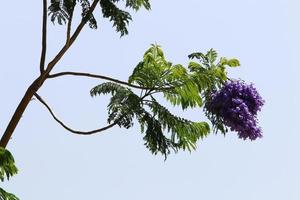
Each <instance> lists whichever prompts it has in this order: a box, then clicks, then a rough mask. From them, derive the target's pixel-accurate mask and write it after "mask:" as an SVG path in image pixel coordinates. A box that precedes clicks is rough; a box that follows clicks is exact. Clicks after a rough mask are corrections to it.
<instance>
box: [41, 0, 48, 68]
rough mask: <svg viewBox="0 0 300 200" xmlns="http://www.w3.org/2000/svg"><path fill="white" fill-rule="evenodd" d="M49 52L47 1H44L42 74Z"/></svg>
mask: <svg viewBox="0 0 300 200" xmlns="http://www.w3.org/2000/svg"><path fill="white" fill-rule="evenodd" d="M46 50H47V0H43V25H42V51H41V60H40V73H41V74H42V73H43V72H44V67H45V59H46Z"/></svg>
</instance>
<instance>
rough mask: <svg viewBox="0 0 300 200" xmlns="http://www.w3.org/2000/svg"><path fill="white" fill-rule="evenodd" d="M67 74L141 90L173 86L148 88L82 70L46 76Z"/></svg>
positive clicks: (52, 75) (52, 76)
mask: <svg viewBox="0 0 300 200" xmlns="http://www.w3.org/2000/svg"><path fill="white" fill-rule="evenodd" d="M67 75H69V76H85V77H90V78H98V79H104V80H108V81H112V82H115V83H119V84H122V85H127V86H129V87H132V88H137V89H142V90H168V89H172V88H173V87H165V88H148V87H143V86H138V85H133V84H130V83H128V82H125V81H120V80H118V79H114V78H110V77H107V76H102V75H98V74H90V73H83V72H60V73H56V74H51V75H49V76H48V78H56V77H60V76H67Z"/></svg>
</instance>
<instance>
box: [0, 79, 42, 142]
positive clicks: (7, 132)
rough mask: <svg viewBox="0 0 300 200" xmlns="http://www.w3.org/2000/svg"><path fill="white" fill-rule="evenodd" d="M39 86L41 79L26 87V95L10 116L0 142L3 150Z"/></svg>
mask: <svg viewBox="0 0 300 200" xmlns="http://www.w3.org/2000/svg"><path fill="white" fill-rule="evenodd" d="M40 86H41V79H40V77H38V78H37V79H36V80H35V81H33V83H32V84H31V85H30V86H29V87H28V89H27V91H26V93H25V94H24V96H23V98H22V100H21V101H20V103H19V105H18V107H17V109H16V111H15V113H14V115H13V116H12V118H11V120H10V122H9V124H8V126H7V128H6V130H5V132H4V134H3V136H2V138H1V140H0V146H1V147H3V148H5V147H6V145H7V143H8V141H9V140H10V138H11V136H12V134H13V132H14V130H15V128H16V126H17V124H18V123H19V121H20V119H21V117H22V115H23V113H24V111H25V109H26V107H27V105H28V103H29V102H30V100H31V98H32V97H33V95H34V93H35V92H36V91H37V90H38V89H39V88H40Z"/></svg>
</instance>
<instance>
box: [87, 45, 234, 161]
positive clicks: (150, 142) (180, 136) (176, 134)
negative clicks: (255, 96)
mask: <svg viewBox="0 0 300 200" xmlns="http://www.w3.org/2000/svg"><path fill="white" fill-rule="evenodd" d="M189 57H190V58H191V59H193V58H195V59H198V62H195V61H190V63H189V65H188V68H185V67H184V66H182V65H180V64H176V65H173V64H172V63H171V62H168V61H167V60H166V59H165V56H164V53H163V51H162V49H161V48H160V46H158V45H152V46H151V47H150V48H149V49H148V50H147V51H146V52H145V54H144V56H143V60H142V61H140V62H139V63H138V65H137V66H136V68H135V69H134V70H133V73H132V75H131V76H130V77H129V79H128V83H129V84H136V85H138V86H139V87H140V88H141V89H142V91H141V94H140V95H139V96H138V95H136V94H135V93H134V92H133V91H132V90H130V89H129V88H126V87H123V86H121V85H119V84H117V83H111V82H107V83H102V84H100V85H98V86H96V87H94V88H93V89H92V90H91V95H92V96H96V95H101V94H111V95H112V97H111V99H110V103H109V104H108V123H110V124H111V123H116V124H118V125H119V126H120V127H125V128H130V127H132V126H133V119H134V118H135V119H137V121H138V122H139V124H140V126H141V132H142V133H144V134H145V135H144V140H145V145H146V147H147V148H148V149H149V150H150V151H151V152H152V153H153V154H157V153H158V152H160V153H162V154H163V155H164V156H165V157H167V155H168V154H169V153H170V150H174V151H175V152H177V151H178V150H180V149H182V150H189V151H191V150H194V149H195V148H196V143H197V141H198V140H199V139H201V138H204V137H206V136H207V135H208V134H209V132H210V127H209V125H208V123H206V122H193V121H190V120H187V119H184V118H181V117H178V116H175V115H174V114H172V113H171V112H170V111H169V110H168V109H167V108H166V107H164V106H162V105H161V104H160V103H159V102H158V101H157V100H156V99H155V97H154V95H155V94H156V93H162V94H163V96H164V97H165V99H166V100H168V101H169V102H170V103H171V104H173V105H174V106H181V108H182V109H186V108H188V107H190V108H193V107H202V105H203V102H205V101H207V100H209V98H210V94H211V92H212V91H213V90H214V89H216V88H218V87H220V86H221V85H222V84H223V82H224V81H226V80H227V76H226V71H225V68H226V66H232V67H234V66H237V65H239V62H238V61H237V60H236V59H230V60H227V59H226V58H221V59H220V61H219V62H218V63H216V60H217V57H218V55H217V52H216V51H214V50H213V49H211V50H209V51H208V52H207V53H206V54H203V53H199V52H197V53H193V54H191V55H190V56H189Z"/></svg>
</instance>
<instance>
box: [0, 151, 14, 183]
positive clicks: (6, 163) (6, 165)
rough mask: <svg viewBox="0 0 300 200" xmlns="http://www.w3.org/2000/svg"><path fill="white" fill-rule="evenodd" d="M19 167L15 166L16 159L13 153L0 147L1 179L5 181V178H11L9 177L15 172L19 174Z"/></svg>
mask: <svg viewBox="0 0 300 200" xmlns="http://www.w3.org/2000/svg"><path fill="white" fill-rule="evenodd" d="M17 172H18V169H17V167H16V166H15V160H14V158H13V156H12V154H11V153H10V152H9V151H8V150H6V149H4V148H2V147H0V180H1V181H4V179H5V178H7V180H9V178H10V177H11V176H13V175H15V174H17Z"/></svg>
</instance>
